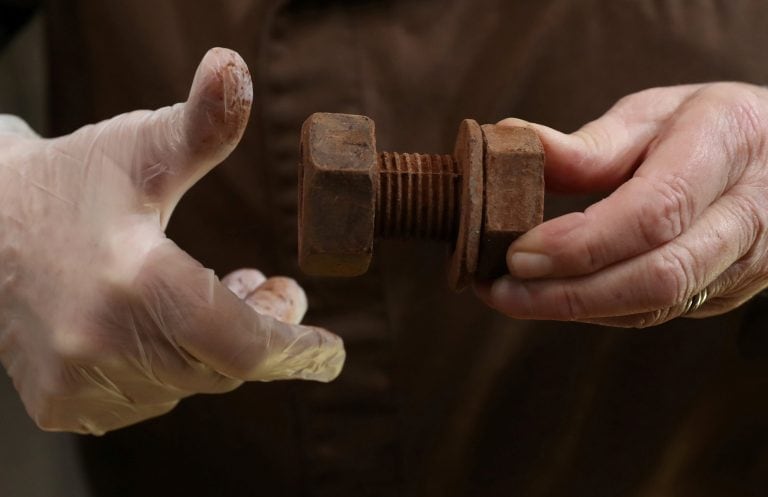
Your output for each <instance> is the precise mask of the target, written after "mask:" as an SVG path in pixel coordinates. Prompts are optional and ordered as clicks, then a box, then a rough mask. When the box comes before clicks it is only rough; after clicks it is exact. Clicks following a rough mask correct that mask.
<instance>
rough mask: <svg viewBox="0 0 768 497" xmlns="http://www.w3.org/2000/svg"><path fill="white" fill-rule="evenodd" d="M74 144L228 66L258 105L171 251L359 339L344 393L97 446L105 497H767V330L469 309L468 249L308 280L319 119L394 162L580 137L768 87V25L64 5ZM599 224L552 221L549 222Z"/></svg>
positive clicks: (394, 252)
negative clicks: (694, 97) (279, 284)
mask: <svg viewBox="0 0 768 497" xmlns="http://www.w3.org/2000/svg"><path fill="white" fill-rule="evenodd" d="M47 9H48V12H47V14H48V21H49V43H50V51H51V54H52V66H51V72H50V77H51V92H52V94H51V103H52V108H51V118H52V121H51V122H52V124H53V131H54V132H55V133H63V132H68V131H71V130H73V129H75V128H76V127H78V126H80V125H83V124H85V123H88V122H92V121H95V120H99V119H104V118H107V117H109V116H112V115H114V114H116V113H120V112H124V111H128V110H131V109H135V108H154V107H158V106H162V105H167V104H169V103H172V102H176V101H180V100H182V99H184V98H185V96H186V92H187V90H188V85H189V83H190V81H191V78H192V75H193V73H194V69H195V66H196V64H197V62H198V61H199V59H200V58H201V56H202V55H203V54H204V53H205V51H206V50H207V49H208V48H209V47H211V46H215V45H220V46H226V47H229V48H233V49H235V50H238V51H239V52H240V53H241V54H242V55H243V57H244V58H245V60H246V61H247V63H248V64H249V66H250V68H251V71H252V73H253V76H254V84H255V102H254V109H253V113H252V118H251V122H250V125H249V128H248V130H247V131H246V135H245V137H244V138H243V141H242V143H241V145H240V147H239V148H238V149H237V150H236V151H235V152H234V153H233V154H232V156H231V158H230V159H228V160H227V161H226V162H225V163H224V164H223V165H222V166H220V167H219V168H217V169H216V170H215V171H214V172H213V173H211V174H209V175H208V176H207V177H206V178H204V179H203V180H202V181H201V182H200V183H199V184H198V185H197V186H195V187H194V188H193V189H192V190H191V191H190V192H189V194H188V195H187V196H185V197H184V199H183V200H182V202H181V204H180V205H179V208H178V210H177V212H176V213H175V214H174V217H173V219H172V222H171V226H170V230H169V234H170V236H171V237H172V238H173V239H174V240H175V241H176V242H177V243H178V244H179V245H180V246H181V247H183V248H185V249H186V250H188V251H189V252H190V253H191V254H192V255H194V256H195V257H197V258H198V259H199V260H200V261H202V262H203V263H204V264H206V265H209V266H210V267H212V268H214V269H215V270H216V271H217V272H218V274H220V275H221V274H224V273H226V272H228V271H230V270H232V269H234V268H237V267H240V266H255V267H259V268H261V269H263V270H264V271H265V272H267V273H271V274H276V273H281V274H288V275H292V276H294V277H296V278H297V279H298V280H299V281H300V282H301V283H302V284H303V285H304V286H305V288H306V289H307V291H308V293H309V297H310V306H311V311H310V313H309V314H308V316H307V322H309V323H312V324H316V325H322V326H326V327H328V328H329V329H332V330H334V331H335V332H337V333H339V334H340V335H341V336H343V338H344V340H345V342H346V346H347V351H348V362H347V365H346V368H345V370H344V372H343V374H342V375H341V377H340V378H339V379H338V380H337V381H336V382H334V383H332V384H329V385H321V384H312V383H299V382H291V383H274V384H249V385H245V386H243V387H242V388H240V389H239V390H237V391H235V392H233V393H231V394H227V395H221V396H197V397H194V398H191V399H188V400H185V401H183V402H182V403H181V404H180V406H179V407H178V408H177V409H176V410H175V411H174V412H173V413H171V414H170V415H167V416H164V417H162V418H159V419H156V420H152V421H149V422H147V423H143V424H141V425H138V426H136V427H132V428H128V429H125V430H121V431H118V432H115V433H112V434H109V435H107V436H105V437H103V438H83V439H82V443H81V446H82V449H83V455H84V457H85V460H86V461H87V463H88V469H89V476H90V481H91V483H92V486H93V489H94V493H95V495H98V496H138V495H142V496H144V495H179V496H198V495H200V496H209V495H211V496H212V495H226V496H246V495H247V496H262V495H263V496H271V497H280V496H291V497H294V496H329V497H330V496H333V497H342V496H355V497H360V496H440V497H451V496H496V495H498V496H502V495H503V496H510V495H520V496H563V497H570V496H637V497H645V496H672V495H675V496H677V495H695V496H699V497H707V496H741V495H766V494H768V338H766V336H767V335H768V333H766V332H767V331H768V330H766V327H767V326H766V325H767V324H768V310H766V307H767V306H766V304H767V303H768V301H766V302H764V301H762V300H761V299H760V298H758V299H755V300H753V302H752V303H750V304H748V305H747V306H745V307H743V308H741V309H739V310H737V311H735V312H732V313H730V314H728V315H724V316H720V317H717V318H712V319H707V320H676V321H673V322H671V323H668V324H666V325H664V326H659V327H657V328H654V329H651V330H645V331H627V330H615V329H607V328H601V327H596V326H589V325H581V324H567V323H549V322H524V321H514V320H509V319H506V318H504V317H502V316H499V315H496V314H495V313H493V312H491V311H489V310H488V309H486V308H484V307H483V306H482V305H481V304H480V303H479V302H478V301H477V300H476V299H475V298H474V297H473V295H472V294H471V292H465V293H464V294H461V295H454V294H452V293H451V292H449V291H448V290H447V289H446V284H445V275H444V269H445V265H444V263H445V248H444V247H441V246H438V245H432V244H428V243H425V244H423V245H421V246H417V247H414V246H413V245H408V246H404V245H402V244H399V243H396V242H388V243H384V244H382V245H381V247H380V248H379V249H377V257H376V260H375V264H374V266H373V268H372V270H371V271H370V272H369V274H368V275H366V276H365V277H361V278H357V279H348V280H321V279H317V280H314V279H310V278H307V277H304V276H303V275H302V274H301V273H300V272H299V271H298V269H297V267H296V255H295V246H296V163H297V145H298V134H299V128H300V125H301V122H302V121H303V119H304V118H305V117H306V116H307V115H309V114H310V113H312V112H315V111H333V112H350V113H361V114H366V115H369V116H371V117H372V118H374V119H375V121H376V125H377V130H378V142H379V145H380V146H381V147H382V148H391V149H395V148H396V149H401V150H404V151H407V150H410V149H413V150H423V151H434V152H442V151H446V150H449V149H450V148H451V144H452V140H453V138H454V136H455V132H456V127H457V125H458V123H459V121H460V120H461V119H463V118H466V117H472V118H475V119H477V120H479V121H480V122H495V121H497V120H498V119H501V118H503V117H507V116H518V117H522V118H525V119H529V120H533V121H537V122H542V123H546V124H548V125H550V126H553V127H556V128H559V129H563V130H572V129H574V128H576V127H578V126H580V125H581V124H583V123H584V122H586V121H588V120H590V119H593V118H595V117H597V116H598V115H600V114H601V113H602V112H604V111H605V110H606V109H607V108H608V107H609V106H610V105H611V104H612V103H613V102H614V101H615V100H617V99H618V98H619V97H621V96H623V95H625V94H627V93H630V92H633V91H636V90H641V89H644V88H648V87H652V86H659V85H672V84H677V83H687V82H698V81H709V80H741V81H748V82H753V83H759V84H765V83H768V61H767V60H766V56H765V54H766V53H768V28H766V26H768V2H766V1H765V0H701V1H693V0H691V1H685V0H626V1H615V0H537V1H533V0H528V1H526V0H463V1H462V0H367V1H363V0H359V1H352V0H347V1H342V0H335V1H333V0H325V1H321V0H314V1H311V0H302V1H277V0H262V1H247V0H216V1H213V0H204V1H203V0H195V1H188V0H166V1H152V2H150V1H134V2H107V1H103V0H68V1H63V0H51V1H49V2H48V7H47ZM589 201H590V199H584V198H557V197H554V196H549V197H548V199H547V202H548V216H554V215H557V214H558V213H560V212H565V211H568V210H574V209H582V208H583V207H584V206H585V205H587V203H588V202H589Z"/></svg>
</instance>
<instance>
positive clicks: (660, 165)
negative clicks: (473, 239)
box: [507, 85, 750, 278]
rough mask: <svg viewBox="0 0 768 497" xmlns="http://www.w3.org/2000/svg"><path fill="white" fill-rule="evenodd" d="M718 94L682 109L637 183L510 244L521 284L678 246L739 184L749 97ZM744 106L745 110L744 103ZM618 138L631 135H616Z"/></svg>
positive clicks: (705, 94) (725, 90)
mask: <svg viewBox="0 0 768 497" xmlns="http://www.w3.org/2000/svg"><path fill="white" fill-rule="evenodd" d="M734 91H736V90H734V89H733V87H732V86H730V85H726V86H713V87H708V88H707V89H703V90H700V92H699V94H698V95H697V96H696V97H694V98H692V99H691V100H689V101H687V102H686V103H684V104H683V105H682V106H681V108H680V111H679V112H678V114H677V116H676V117H675V118H672V119H670V121H669V122H668V123H667V125H666V128H665V129H664V130H662V131H661V133H660V135H659V138H658V140H657V142H656V145H655V146H653V147H651V150H650V151H649V152H648V157H647V158H646V159H645V160H644V161H643V163H642V164H641V165H640V167H639V168H638V169H637V171H636V172H635V174H634V176H633V177H632V178H631V179H630V180H628V181H627V182H626V183H624V184H623V185H621V186H620V187H619V188H618V189H617V190H616V191H614V192H613V193H612V194H611V195H610V196H608V197H607V198H606V199H604V200H602V201H600V202H598V203H596V204H594V205H592V206H590V207H589V208H588V209H587V210H586V211H584V212H583V213H572V214H568V215H565V216H562V217H559V218H556V219H553V220H551V221H548V222H546V223H544V224H542V225H540V226H538V227H536V228H534V229H533V230H531V231H530V232H528V233H527V234H525V235H523V236H522V237H520V238H519V239H518V240H517V241H516V242H515V243H513V244H512V246H511V247H510V250H509V252H508V256H507V263H508V266H509V269H510V273H511V274H512V275H513V276H516V277H518V278H540V277H563V276H578V275H584V274H590V273H593V272H595V271H597V270H599V269H601V268H604V267H606V266H609V265H611V264H613V263H616V262H619V261H622V260H625V259H628V258H630V257H633V256H636V255H639V254H642V253H645V252H647V251H648V250H651V249H654V248H656V247H659V246H661V245H663V244H664V243H667V242H669V241H670V240H673V239H675V238H676V237H677V236H679V235H680V234H681V233H682V232H684V231H685V230H686V229H687V228H688V226H690V224H691V223H692V222H693V220H695V219H696V218H697V217H698V216H699V215H700V214H701V213H702V212H703V211H704V210H705V209H706V208H707V207H708V206H709V205H711V204H712V202H714V201H715V200H716V199H717V198H719V197H720V196H721V195H722V194H723V193H724V192H725V191H726V190H727V189H728V188H729V187H730V186H731V185H732V184H733V183H734V182H735V181H736V179H737V178H738V177H739V176H740V174H741V172H742V171H743V170H744V167H745V166H746V164H747V163H748V161H749V160H750V157H749V154H748V150H749V143H748V141H747V139H746V137H745V135H744V134H743V133H734V130H738V129H742V128H743V127H744V126H749V125H748V124H745V123H744V120H745V119H747V117H745V114H744V107H745V106H748V105H749V96H744V95H742V94H741V93H739V92H738V91H736V93H734ZM739 99H744V102H739ZM616 134H618V135H626V134H628V133H627V132H626V131H625V130H616Z"/></svg>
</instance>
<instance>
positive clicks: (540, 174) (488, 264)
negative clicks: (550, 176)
mask: <svg viewBox="0 0 768 497" xmlns="http://www.w3.org/2000/svg"><path fill="white" fill-rule="evenodd" d="M482 130H483V141H484V163H485V205H484V207H483V233H482V235H481V240H480V257H479V260H478V265H477V272H476V274H475V277H476V279H478V280H487V279H490V278H495V277H498V276H501V275H503V274H505V273H507V266H506V253H507V249H508V248H509V245H510V244H511V243H512V242H513V241H514V240H515V239H516V238H517V237H519V236H520V235H522V234H523V233H525V232H526V231H528V230H530V229H531V228H533V227H534V226H536V225H538V224H540V223H541V221H542V220H543V216H544V212H543V211H544V147H543V146H542V144H541V140H539V137H538V136H537V135H536V133H535V132H534V131H533V130H531V129H528V128H523V127H508V126H496V125H488V124H487V125H484V126H482Z"/></svg>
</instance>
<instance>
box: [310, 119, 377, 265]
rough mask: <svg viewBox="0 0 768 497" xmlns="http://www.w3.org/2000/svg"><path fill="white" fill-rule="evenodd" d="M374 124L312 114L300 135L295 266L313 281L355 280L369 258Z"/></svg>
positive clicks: (371, 248)
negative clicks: (322, 278)
mask: <svg viewBox="0 0 768 497" xmlns="http://www.w3.org/2000/svg"><path fill="white" fill-rule="evenodd" d="M374 132H375V130H374V123H373V121H372V120H371V119H369V118H367V117H365V116H355V115H348V114H328V113H317V114H313V115H311V116H310V117H309V118H307V120H306V121H305V122H304V125H303V127H302V130H301V160H300V164H299V265H300V266H301V268H302V270H303V271H304V272H305V273H307V274H310V275H313V276H357V275H360V274H363V273H365V272H366V271H367V270H368V266H369V264H370V262H371V256H372V254H373V238H374V221H375V201H376V189H375V188H376V181H375V179H376V177H375V172H376V165H377V158H376V139H375V134H374Z"/></svg>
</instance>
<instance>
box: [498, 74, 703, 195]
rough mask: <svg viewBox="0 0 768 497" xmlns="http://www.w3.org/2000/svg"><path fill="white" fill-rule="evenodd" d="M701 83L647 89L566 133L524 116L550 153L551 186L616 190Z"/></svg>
mask: <svg viewBox="0 0 768 497" xmlns="http://www.w3.org/2000/svg"><path fill="white" fill-rule="evenodd" d="M700 87H701V85H686V86H678V87H674V88H660V89H651V90H645V91H642V92H640V93H635V94H632V95H629V96H627V97H625V98H623V99H621V100H619V102H617V103H616V105H614V106H613V107H612V108H611V109H610V110H609V111H608V112H606V113H605V114H604V115H603V116H602V117H600V118H598V119H596V120H594V121H592V122H590V123H588V124H586V125H585V126H583V127H582V128H581V129H579V130H578V131H576V132H574V133H571V134H565V133H561V132H559V131H557V130H554V129H552V128H549V127H547V126H542V125H540V124H534V123H529V122H527V121H523V120H521V119H505V120H503V121H501V122H500V123H499V124H500V125H502V126H524V127H528V128H531V129H533V130H534V131H536V133H537V134H538V135H539V138H540V139H541V142H542V145H543V146H544V152H545V155H546V158H547V159H546V161H547V162H546V167H545V170H544V172H545V180H546V185H547V189H549V190H552V191H558V192H568V193H582V192H596V191H606V190H613V189H615V188H617V187H618V186H619V185H620V184H622V183H623V182H624V181H626V180H627V179H628V178H629V177H631V176H632V174H633V173H634V170H635V169H636V167H637V166H638V165H639V162H640V161H641V160H642V158H643V157H644V155H645V153H646V151H647V149H648V148H649V147H650V146H651V144H652V143H653V140H654V138H655V137H656V136H657V135H658V134H659V132H660V131H661V129H662V128H663V126H664V125H665V123H666V121H667V119H668V118H669V116H670V115H671V114H672V113H673V112H674V111H675V110H676V109H677V108H678V107H679V106H680V105H681V104H682V103H683V102H685V101H686V100H687V99H688V98H690V96H691V95H693V94H694V93H695V92H696V91H697V90H698V89H699V88H700Z"/></svg>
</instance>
